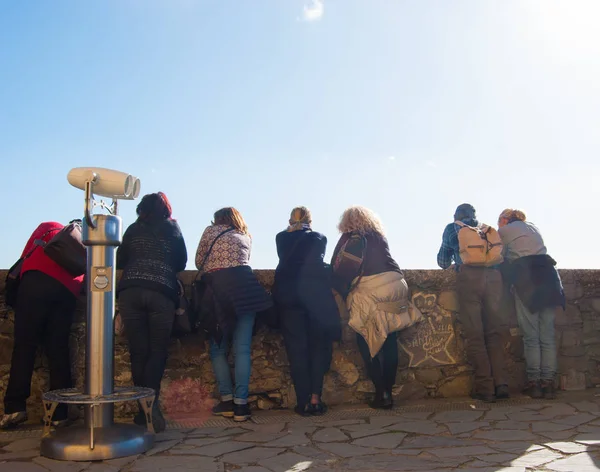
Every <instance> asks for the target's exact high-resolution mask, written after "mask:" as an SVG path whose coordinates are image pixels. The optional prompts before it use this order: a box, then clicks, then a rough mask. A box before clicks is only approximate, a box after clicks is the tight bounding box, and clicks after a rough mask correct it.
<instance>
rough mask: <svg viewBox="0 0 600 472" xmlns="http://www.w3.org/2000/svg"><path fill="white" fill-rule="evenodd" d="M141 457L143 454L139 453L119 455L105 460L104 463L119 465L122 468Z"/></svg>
mask: <svg viewBox="0 0 600 472" xmlns="http://www.w3.org/2000/svg"><path fill="white" fill-rule="evenodd" d="M139 457H141V456H140V455H139V454H137V455H134V456H127V457H119V458H118V459H109V460H107V461H104V462H103V463H104V464H108V465H110V466H113V467H117V468H118V469H121V468H122V467H125V466H126V465H129V464H131V463H132V462H134V461H135V460H137V459H138V458H139Z"/></svg>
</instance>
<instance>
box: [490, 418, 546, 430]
mask: <svg viewBox="0 0 600 472" xmlns="http://www.w3.org/2000/svg"><path fill="white" fill-rule="evenodd" d="M534 424H537V422H534ZM494 429H522V430H527V431H528V430H529V423H528V422H527V421H513V420H506V421H497V422H496V424H495V425H494Z"/></svg>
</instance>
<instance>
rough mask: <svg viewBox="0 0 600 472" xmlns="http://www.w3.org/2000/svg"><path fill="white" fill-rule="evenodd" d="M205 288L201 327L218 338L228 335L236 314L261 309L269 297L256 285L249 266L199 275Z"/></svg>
mask: <svg viewBox="0 0 600 472" xmlns="http://www.w3.org/2000/svg"><path fill="white" fill-rule="evenodd" d="M202 281H203V282H204V283H205V284H206V291H205V292H204V296H203V299H202V311H203V313H204V317H203V318H204V320H203V328H204V329H205V330H206V331H207V332H208V333H209V334H210V335H211V337H212V338H213V339H215V340H216V341H218V342H220V340H221V337H222V336H227V337H228V336H231V335H232V334H233V331H234V329H235V325H236V321H237V316H238V315H242V314H244V313H257V314H258V313H263V312H266V311H268V310H269V309H270V308H271V307H272V306H273V301H272V299H271V297H270V296H269V294H268V293H267V292H266V290H265V289H264V288H263V287H262V285H260V283H259V281H258V279H257V278H256V276H255V275H254V272H252V269H251V268H250V266H238V267H230V268H227V269H221V270H216V271H213V272H209V273H206V274H204V275H203V276H202Z"/></svg>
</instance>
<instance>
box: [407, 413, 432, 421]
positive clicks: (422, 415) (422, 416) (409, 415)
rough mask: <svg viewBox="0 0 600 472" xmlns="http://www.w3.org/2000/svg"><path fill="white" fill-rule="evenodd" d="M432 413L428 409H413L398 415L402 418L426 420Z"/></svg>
mask: <svg viewBox="0 0 600 472" xmlns="http://www.w3.org/2000/svg"><path fill="white" fill-rule="evenodd" d="M431 415H432V413H431V412H430V411H413V412H406V413H402V415H400V416H401V417H402V418H410V419H412V420H426V419H427V418H429V417H430V416H431Z"/></svg>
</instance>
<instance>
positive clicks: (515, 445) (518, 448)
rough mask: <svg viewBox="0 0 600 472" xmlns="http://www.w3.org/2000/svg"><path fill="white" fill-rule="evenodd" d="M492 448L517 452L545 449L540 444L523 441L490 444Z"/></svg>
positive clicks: (523, 452)
mask: <svg viewBox="0 0 600 472" xmlns="http://www.w3.org/2000/svg"><path fill="white" fill-rule="evenodd" d="M489 446H490V447H491V448H493V449H495V450H497V451H501V452H511V453H515V454H519V455H521V454H525V453H526V452H533V451H539V450H541V449H544V447H543V446H540V445H539V444H527V443H524V442H523V441H505V442H501V443H495V444H490V445H489Z"/></svg>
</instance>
